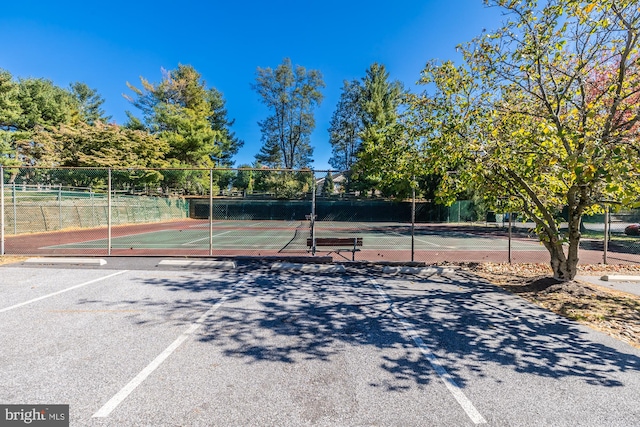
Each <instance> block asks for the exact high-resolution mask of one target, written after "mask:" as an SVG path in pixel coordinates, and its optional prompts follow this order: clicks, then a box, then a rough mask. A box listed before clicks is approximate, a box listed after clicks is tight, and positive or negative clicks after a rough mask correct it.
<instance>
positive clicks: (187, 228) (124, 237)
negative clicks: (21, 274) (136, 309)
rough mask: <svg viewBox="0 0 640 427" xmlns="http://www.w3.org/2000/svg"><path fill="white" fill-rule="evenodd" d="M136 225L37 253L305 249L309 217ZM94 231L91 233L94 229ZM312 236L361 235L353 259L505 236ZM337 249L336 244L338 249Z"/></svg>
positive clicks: (325, 227) (368, 226)
mask: <svg viewBox="0 0 640 427" xmlns="http://www.w3.org/2000/svg"><path fill="white" fill-rule="evenodd" d="M160 226H161V224H157V227H155V229H149V227H148V226H147V227H146V229H144V230H141V229H139V227H126V228H124V229H119V231H117V232H114V234H113V236H112V237H111V239H109V237H108V236H106V235H104V234H103V236H101V237H99V238H88V235H87V234H85V235H78V236H76V237H74V238H70V239H67V240H65V241H64V242H60V241H56V244H48V245H47V244H46V245H40V246H39V247H38V248H37V249H38V252H39V253H43V252H47V251H50V252H53V253H65V254H68V253H72V252H76V253H83V252H90V253H95V252H96V251H101V250H105V249H106V248H108V247H109V240H110V241H111V244H110V248H111V251H112V253H113V254H122V253H123V252H124V253H130V254H134V253H135V254H140V253H154V252H162V253H163V254H166V253H171V254H173V255H231V256H238V255H249V256H252V255H253V256H255V255H259V256H265V255H281V256H282V255H285V256H286V255H298V256H300V255H304V256H307V255H310V252H311V247H310V245H309V239H311V237H312V229H311V223H310V221H213V222H211V223H210V222H209V221H206V220H205V221H198V220H192V221H181V222H180V223H179V224H178V225H177V226H176V224H174V223H168V224H167V225H166V226H165V227H164V228H159V227H160ZM94 236H95V233H94ZM313 236H315V238H316V239H322V238H346V239H354V238H361V239H362V246H361V247H359V248H357V249H358V251H357V252H356V254H355V256H354V257H353V258H354V259H355V260H358V261H380V260H390V261H392V260H397V261H408V260H410V258H411V252H412V248H413V253H414V255H415V256H414V258H415V259H416V260H422V261H430V260H432V259H433V258H434V257H438V256H444V257H445V258H450V257H451V256H452V254H454V253H459V254H461V253H464V254H466V255H469V254H470V253H471V254H473V253H474V252H482V253H484V254H485V256H486V255H487V254H492V253H501V254H502V255H501V256H502V258H504V257H505V256H504V253H505V251H507V250H508V246H509V241H508V239H507V238H506V236H500V235H496V234H495V230H491V229H486V228H484V229H482V228H478V229H475V230H474V229H473V228H470V227H467V228H462V227H457V228H456V227H444V226H440V227H438V226H434V225H433V224H418V225H416V226H415V227H414V229H413V232H412V227H411V224H407V223H390V222H385V223H375V222H339V221H316V222H315V223H314V226H313ZM349 249H350V248H349V247H344V246H343V247H324V246H323V247H320V246H318V247H317V248H316V253H315V254H316V255H328V254H332V255H333V256H334V258H337V259H352V253H350V251H349ZM337 250H340V252H339V253H338V252H337ZM511 251H512V252H513V253H518V252H521V253H531V252H533V253H534V254H535V255H536V256H537V257H539V258H543V257H544V256H545V255H546V250H545V249H544V247H543V246H542V245H540V243H539V242H538V241H537V240H536V239H535V238H526V237H524V238H523V237H518V238H514V239H512V240H511Z"/></svg>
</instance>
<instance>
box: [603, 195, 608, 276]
mask: <svg viewBox="0 0 640 427" xmlns="http://www.w3.org/2000/svg"><path fill="white" fill-rule="evenodd" d="M608 250H609V205H605V206H604V252H603V254H602V262H603V263H604V264H605V265H607V252H608Z"/></svg>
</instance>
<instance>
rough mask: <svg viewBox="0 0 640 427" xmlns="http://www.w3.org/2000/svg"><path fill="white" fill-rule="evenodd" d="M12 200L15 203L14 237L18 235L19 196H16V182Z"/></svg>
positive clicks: (13, 187)
mask: <svg viewBox="0 0 640 427" xmlns="http://www.w3.org/2000/svg"><path fill="white" fill-rule="evenodd" d="M12 190H13V191H12V193H11V198H12V201H13V235H14V236H15V235H17V234H18V206H17V205H18V199H17V198H18V195H17V194H16V182H15V181H13V186H12Z"/></svg>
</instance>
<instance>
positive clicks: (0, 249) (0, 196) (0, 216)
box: [0, 164, 4, 255]
mask: <svg viewBox="0 0 640 427" xmlns="http://www.w3.org/2000/svg"><path fill="white" fill-rule="evenodd" d="M0 255H4V166H3V165H1V164H0Z"/></svg>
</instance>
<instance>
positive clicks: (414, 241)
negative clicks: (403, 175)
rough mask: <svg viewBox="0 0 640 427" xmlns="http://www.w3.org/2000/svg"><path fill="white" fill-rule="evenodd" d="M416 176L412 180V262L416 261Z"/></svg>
mask: <svg viewBox="0 0 640 427" xmlns="http://www.w3.org/2000/svg"><path fill="white" fill-rule="evenodd" d="M415 181H416V177H415V176H414V177H413V180H412V182H411V262H414V261H415V253H416V185H415Z"/></svg>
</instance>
